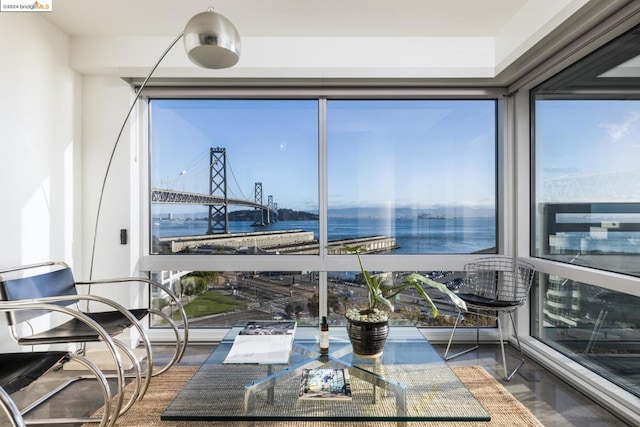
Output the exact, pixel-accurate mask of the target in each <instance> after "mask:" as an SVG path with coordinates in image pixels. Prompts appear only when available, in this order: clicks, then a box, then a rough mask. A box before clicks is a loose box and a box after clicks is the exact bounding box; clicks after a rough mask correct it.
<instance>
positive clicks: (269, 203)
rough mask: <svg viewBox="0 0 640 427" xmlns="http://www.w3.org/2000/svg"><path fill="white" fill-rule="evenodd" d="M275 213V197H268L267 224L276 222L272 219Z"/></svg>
mask: <svg viewBox="0 0 640 427" xmlns="http://www.w3.org/2000/svg"><path fill="white" fill-rule="evenodd" d="M272 212H273V196H272V195H268V196H267V224H271V223H272V222H275V218H271V213H272Z"/></svg>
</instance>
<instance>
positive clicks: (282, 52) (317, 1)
mask: <svg viewBox="0 0 640 427" xmlns="http://www.w3.org/2000/svg"><path fill="white" fill-rule="evenodd" d="M51 1H52V6H53V11H52V12H50V13H46V14H42V16H43V17H44V18H45V19H47V20H48V21H49V22H51V23H52V24H53V25H55V26H56V27H58V28H59V29H60V30H61V31H62V32H64V33H66V34H68V35H69V36H70V40H71V53H70V64H71V66H72V67H73V68H74V69H76V70H78V71H79V72H81V73H83V74H117V75H119V76H120V77H123V78H135V77H142V76H144V75H146V71H147V70H148V67H149V66H150V64H153V62H154V60H155V58H157V56H158V53H159V52H162V49H163V46H167V44H168V41H170V40H171V39H173V38H174V37H176V36H177V35H178V34H179V33H181V32H182V30H183V29H184V25H185V24H186V22H187V21H188V20H189V19H190V18H191V17H192V16H193V15H195V14H197V13H199V12H201V11H204V10H207V9H208V8H209V7H210V6H213V7H214V10H215V11H216V12H218V13H220V14H222V15H224V16H226V17H227V18H228V19H229V20H231V21H232V22H233V23H234V24H235V26H236V28H237V29H238V31H239V33H240V36H241V38H242V55H241V58H240V62H239V63H238V64H237V65H236V66H235V67H233V68H232V69H228V70H222V71H219V72H216V73H215V76H218V77H221V78H287V79H291V78H388V79H393V78H395V79H406V78H419V79H448V78H453V79H473V78H476V79H485V80H487V79H488V80H487V81H496V80H495V77H496V76H499V75H500V74H501V73H502V76H504V75H508V74H510V73H503V71H505V70H507V69H508V68H509V67H510V66H511V68H512V69H516V70H520V69H521V67H520V65H519V64H517V61H518V60H519V59H521V58H522V57H523V55H524V54H526V53H527V52H528V51H530V50H531V48H532V47H534V46H536V44H537V43H539V42H540V41H541V40H543V39H545V37H547V36H548V35H549V34H550V33H552V32H553V31H556V30H557V28H559V27H561V26H562V25H563V24H564V23H566V22H568V21H570V20H572V19H573V18H574V17H576V16H580V15H582V16H584V15H587V14H588V13H584V12H585V10H589V9H592V10H593V9H596V8H597V9H605V8H607V7H609V8H612V6H611V5H613V4H622V3H624V2H625V1H626V0H607V2H601V0H384V1H383V0H213V1H211V0H189V1H180V0H101V1H89V0H51ZM605 5H608V6H605ZM577 27H579V26H577ZM175 50H177V49H174V51H175ZM211 75H213V73H211V72H204V71H202V70H196V69H194V68H193V64H190V63H189V61H188V60H186V59H185V55H184V53H182V54H181V56H179V54H178V53H176V52H171V54H170V55H168V56H167V58H166V59H165V60H164V61H163V62H162V65H161V67H160V68H159V69H158V71H157V72H156V73H155V77H160V76H163V77H167V78H188V77H208V76H211ZM503 82H504V78H503Z"/></svg>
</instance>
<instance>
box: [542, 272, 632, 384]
mask: <svg viewBox="0 0 640 427" xmlns="http://www.w3.org/2000/svg"><path fill="white" fill-rule="evenodd" d="M540 276H541V280H540V281H539V283H540V286H539V287H538V288H537V289H535V290H534V293H535V294H537V296H536V298H534V301H535V305H537V307H535V309H534V310H533V315H534V325H535V327H534V330H533V336H534V337H536V338H538V339H540V340H541V341H543V342H544V343H545V344H547V345H549V346H551V347H553V348H554V349H556V350H558V351H560V352H561V353H563V354H564V355H566V356H567V357H569V358H571V359H573V360H575V361H577V362H579V363H581V364H583V365H584V366H586V367H587V368H589V369H591V370H592V371H594V372H596V373H598V374H600V375H602V376H603V377H605V378H607V379H608V380H610V381H612V382H614V383H616V384H618V385H619V386H621V387H623V388H625V389H627V390H628V391H630V392H632V393H634V394H635V395H637V396H640V378H639V377H638V376H637V366H638V364H640V311H639V310H638V307H639V306H640V297H636V296H632V295H628V294H623V293H621V292H616V291H612V290H607V289H604V288H601V287H598V286H593V285H588V284H585V283H580V282H575V281H573V280H569V279H565V278H563V277H559V276H553V275H540Z"/></svg>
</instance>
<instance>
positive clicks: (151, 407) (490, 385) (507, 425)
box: [87, 366, 543, 427]
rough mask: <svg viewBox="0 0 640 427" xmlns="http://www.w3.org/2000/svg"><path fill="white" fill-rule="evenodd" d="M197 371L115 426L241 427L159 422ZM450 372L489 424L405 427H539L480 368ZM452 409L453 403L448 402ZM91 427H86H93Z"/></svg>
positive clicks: (285, 426) (167, 382) (335, 426)
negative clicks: (162, 414)
mask: <svg viewBox="0 0 640 427" xmlns="http://www.w3.org/2000/svg"><path fill="white" fill-rule="evenodd" d="M197 369H198V368H197V367H173V368H172V369H171V370H169V371H168V372H166V373H165V374H163V375H161V376H159V377H154V378H153V379H152V380H151V385H150V386H149V390H148V391H147V394H146V395H145V397H144V399H143V400H142V401H141V402H136V403H135V404H134V406H133V407H132V408H131V409H130V410H129V411H128V412H127V413H126V414H124V415H123V416H121V417H120V418H119V419H118V422H117V424H116V425H118V426H127V427H150V426H160V427H201V426H214V427H244V426H245V425H246V423H244V422H223V421H217V422H213V421H208V422H204V421H202V422H194V421H188V422H187V421H161V420H160V414H161V413H162V411H164V409H165V407H166V406H167V405H168V404H169V402H171V400H172V399H173V398H174V396H175V395H176V394H177V393H178V391H180V390H181V389H182V388H183V387H184V385H185V384H186V383H187V381H189V379H190V378H191V377H192V376H193V374H194V373H195V372H196V371H197ZM452 370H453V372H454V373H455V374H456V375H457V376H458V378H460V381H462V382H463V383H464V384H465V385H466V386H467V388H468V389H469V391H471V393H473V395H474V396H475V397H476V398H477V399H478V401H479V402H480V403H481V404H482V405H483V406H484V407H485V409H486V410H487V412H488V413H489V414H491V421H489V422H409V423H407V425H408V427H457V426H459V427H476V426H485V427H502V426H504V427H513V426H518V427H522V426H535V427H541V426H543V425H542V424H541V423H540V422H539V421H538V420H537V419H536V418H535V417H534V416H533V414H531V412H530V411H529V410H528V409H527V408H526V407H525V406H524V405H523V404H522V403H520V402H519V401H518V400H517V399H516V398H515V397H513V395H511V393H509V392H508V391H507V390H506V389H505V388H504V387H503V386H502V384H500V383H499V382H497V381H496V380H495V379H494V378H493V377H492V376H491V375H489V373H487V371H485V370H484V368H482V367H480V366H472V367H454V368H452ZM451 404H452V405H455V404H456V403H455V402H451ZM353 425H354V426H355V427H393V426H395V425H396V423H394V422H359V423H353ZM93 426H95V424H93V425H91V424H88V425H87V427H93ZM256 426H257V427H345V422H284V421H276V422H257V423H256Z"/></svg>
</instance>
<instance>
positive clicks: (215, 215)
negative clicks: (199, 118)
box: [151, 147, 278, 234]
mask: <svg viewBox="0 0 640 427" xmlns="http://www.w3.org/2000/svg"><path fill="white" fill-rule="evenodd" d="M227 165H228V161H227V150H226V149H225V148H220V147H216V148H211V149H210V150H209V165H208V167H207V169H208V170H209V176H208V179H209V191H208V192H207V193H196V192H189V191H184V190H183V191H180V190H176V189H162V188H152V189H151V203H152V204H165V203H167V204H189V205H204V206H208V207H209V215H208V227H207V234H227V233H229V211H228V207H229V206H231V205H234V206H246V207H249V208H254V210H255V216H254V225H255V226H264V225H267V224H271V223H273V222H276V221H277V220H278V206H277V203H275V202H274V201H273V196H271V195H269V196H267V202H266V203H264V200H263V192H262V182H256V183H255V184H254V190H253V194H254V198H253V200H249V199H246V198H244V199H242V198H234V197H229V191H228V188H229V187H228V180H227ZM181 174H182V173H181ZM232 174H233V173H232Z"/></svg>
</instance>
